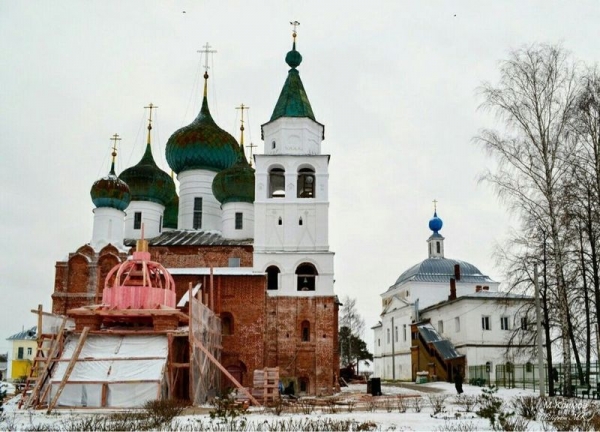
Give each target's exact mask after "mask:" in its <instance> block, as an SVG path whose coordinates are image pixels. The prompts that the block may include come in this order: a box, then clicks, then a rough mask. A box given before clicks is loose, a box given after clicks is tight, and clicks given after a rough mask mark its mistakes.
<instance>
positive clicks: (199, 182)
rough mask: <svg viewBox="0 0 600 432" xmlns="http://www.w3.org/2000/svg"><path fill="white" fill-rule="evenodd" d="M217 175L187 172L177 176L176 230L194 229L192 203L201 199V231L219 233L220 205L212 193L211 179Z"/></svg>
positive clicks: (200, 170) (203, 172) (195, 171)
mask: <svg viewBox="0 0 600 432" xmlns="http://www.w3.org/2000/svg"><path fill="white" fill-rule="evenodd" d="M216 175H217V173H216V172H214V171H209V170H202V169H196V170H189V171H183V172H180V173H179V174H178V175H177V180H179V215H178V220H177V228H178V229H194V224H193V222H194V201H195V198H202V226H201V227H200V229H201V230H203V231H211V230H215V231H220V230H221V224H222V219H221V218H222V212H221V204H220V203H219V202H218V201H217V199H216V198H215V197H214V195H213V193H212V183H213V179H214V178H215V176H216Z"/></svg>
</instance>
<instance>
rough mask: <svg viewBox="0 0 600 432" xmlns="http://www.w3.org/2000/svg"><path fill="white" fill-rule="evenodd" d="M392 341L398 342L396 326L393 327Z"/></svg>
mask: <svg viewBox="0 0 600 432" xmlns="http://www.w3.org/2000/svg"><path fill="white" fill-rule="evenodd" d="M394 341H395V342H398V326H395V327H394Z"/></svg>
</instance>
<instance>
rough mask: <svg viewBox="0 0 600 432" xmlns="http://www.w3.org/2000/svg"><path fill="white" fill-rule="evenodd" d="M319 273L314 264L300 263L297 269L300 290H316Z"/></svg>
mask: <svg viewBox="0 0 600 432" xmlns="http://www.w3.org/2000/svg"><path fill="white" fill-rule="evenodd" d="M318 274H319V273H318V272H317V269H316V268H315V266H314V265H312V264H310V263H304V264H300V265H299V266H298V268H297V269H296V280H297V289H298V291H314V290H315V289H316V282H317V276H318Z"/></svg>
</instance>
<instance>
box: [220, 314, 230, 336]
mask: <svg viewBox="0 0 600 432" xmlns="http://www.w3.org/2000/svg"><path fill="white" fill-rule="evenodd" d="M221 334H222V335H223V336H229V335H232V334H233V316H232V315H231V314H230V313H229V312H223V313H221Z"/></svg>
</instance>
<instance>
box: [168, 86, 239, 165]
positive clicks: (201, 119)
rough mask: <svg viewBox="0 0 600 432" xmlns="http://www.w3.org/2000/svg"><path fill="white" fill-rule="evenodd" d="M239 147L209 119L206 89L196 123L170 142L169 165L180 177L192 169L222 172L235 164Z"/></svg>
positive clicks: (171, 138)
mask: <svg viewBox="0 0 600 432" xmlns="http://www.w3.org/2000/svg"><path fill="white" fill-rule="evenodd" d="M204 78H205V79H206V78H208V75H207V74H205V75H204ZM237 147H238V144H237V142H236V140H235V138H234V137H232V136H231V135H230V134H229V133H227V132H225V131H224V130H223V129H221V128H220V127H219V126H217V124H216V123H215V121H214V120H213V118H212V116H211V115H210V111H209V109H208V102H207V97H206V86H205V93H204V98H203V99H202V108H201V109H200V113H199V114H198V116H197V117H196V119H195V120H194V121H193V122H192V123H190V124H189V125H187V126H184V127H182V128H181V129H179V130H177V131H176V132H175V133H173V135H171V137H170V138H169V141H167V147H166V157H167V163H168V164H169V166H170V167H171V169H172V170H173V171H175V172H176V173H177V174H179V173H180V172H182V171H187V170H193V169H205V170H209V171H216V172H219V171H221V170H224V169H226V168H229V167H230V166H232V165H233V164H234V163H235V161H236V160H237Z"/></svg>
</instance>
